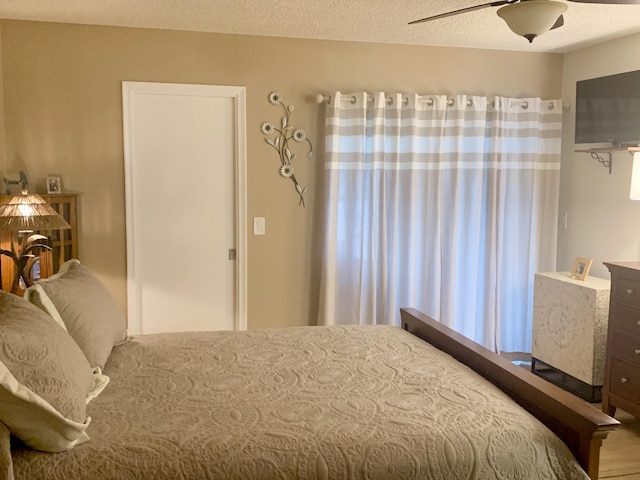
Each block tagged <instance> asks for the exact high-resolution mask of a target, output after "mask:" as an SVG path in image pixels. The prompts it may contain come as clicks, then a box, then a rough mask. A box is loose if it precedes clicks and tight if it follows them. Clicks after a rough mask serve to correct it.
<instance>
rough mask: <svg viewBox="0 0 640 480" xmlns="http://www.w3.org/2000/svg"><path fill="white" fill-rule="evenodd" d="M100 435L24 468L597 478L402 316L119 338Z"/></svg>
mask: <svg viewBox="0 0 640 480" xmlns="http://www.w3.org/2000/svg"><path fill="white" fill-rule="evenodd" d="M105 373H106V374H107V375H109V376H110V377H111V383H110V384H109V386H108V387H107V389H106V390H105V391H104V392H103V393H102V395H101V396H99V397H98V398H97V399H95V400H93V402H92V403H90V404H89V406H88V410H89V415H91V417H92V418H93V421H92V423H91V425H90V426H89V429H88V430H87V433H88V434H89V436H90V438H91V440H90V441H89V442H88V443H86V444H84V445H80V446H78V447H76V448H74V449H73V450H71V451H69V452H65V453H60V454H45V453H39V452H34V451H30V450H26V449H14V457H13V461H14V472H15V476H16V479H29V480H35V479H39V478H45V477H46V478H48V479H64V480H69V479H133V478H137V479H167V480H179V479H210V478H211V479H213V478H221V479H283V480H284V479H368V480H369V479H370V480H373V479H381V480H382V479H384V480H389V479H427V478H431V479H437V480H444V479H455V480H460V479H471V478H477V479H509V480H514V479H527V480H530V479H556V478H557V479H569V478H571V479H586V478H587V476H586V474H585V473H584V472H583V471H582V470H581V469H580V467H579V466H578V464H577V462H576V461H575V460H574V459H573V457H571V454H570V453H569V451H568V449H567V448H566V446H565V445H564V444H563V443H561V442H560V441H559V440H558V439H557V438H556V437H555V436H554V435H553V434H552V433H550V432H549V430H547V429H546V427H544V426H542V425H541V424H540V423H539V422H538V421H537V420H535V419H534V418H533V417H531V416H530V415H529V414H528V413H526V412H524V411H523V410H522V409H520V408H519V407H518V406H517V405H515V404H514V403H513V402H512V401H511V400H510V399H509V398H508V397H506V396H505V395H504V394H502V393H501V392H500V391H499V390H497V389H496V388H495V387H493V386H492V385H490V384H488V383H487V382H486V381H485V380H483V379H482V378H481V377H479V376H478V375H476V374H475V373H473V372H471V371H470V370H468V369H467V368H466V367H462V366H461V365H460V364H459V363H458V362H456V361H455V360H453V359H452V358H451V357H449V356H447V355H445V354H443V353H442V352H440V351H438V350H436V349H434V348H433V347H431V346H430V345H428V344H426V343H424V342H422V341H421V340H419V339H417V338H415V337H413V336H412V335H410V334H409V333H407V332H405V331H403V330H401V329H399V328H395V327H386V326H353V327H301V328H288V329H274V330H260V331H249V332H235V333H233V332H212V333H184V334H159V335H148V336H141V337H136V338H134V340H133V341H131V342H130V343H127V344H124V345H122V346H120V347H116V348H115V349H114V351H113V353H112V355H111V358H110V359H109V362H108V363H107V366H106V369H105Z"/></svg>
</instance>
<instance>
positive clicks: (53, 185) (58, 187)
mask: <svg viewBox="0 0 640 480" xmlns="http://www.w3.org/2000/svg"><path fill="white" fill-rule="evenodd" d="M47 193H62V177H60V176H59V175H48V176H47Z"/></svg>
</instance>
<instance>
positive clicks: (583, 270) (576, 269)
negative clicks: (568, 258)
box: [569, 257, 593, 280]
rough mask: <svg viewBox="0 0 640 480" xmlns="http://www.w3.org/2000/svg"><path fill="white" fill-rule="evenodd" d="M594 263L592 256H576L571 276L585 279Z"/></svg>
mask: <svg viewBox="0 0 640 480" xmlns="http://www.w3.org/2000/svg"><path fill="white" fill-rule="evenodd" d="M592 263H593V259H592V258H584V257H576V260H575V262H573V268H572V269H571V274H570V275H569V276H570V277H571V278H574V279H576V280H584V279H585V278H587V275H589V270H591V264H592Z"/></svg>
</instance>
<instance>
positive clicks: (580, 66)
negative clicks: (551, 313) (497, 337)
mask: <svg viewBox="0 0 640 480" xmlns="http://www.w3.org/2000/svg"><path fill="white" fill-rule="evenodd" d="M639 49H640V35H632V36H628V37H624V38H622V39H618V40H613V41H610V42H607V43H603V44H600V45H596V46H593V47H588V48H584V49H581V50H577V51H575V52H571V53H568V54H566V55H565V58H564V68H563V80H562V83H563V85H562V98H563V100H564V102H568V103H570V104H571V105H572V108H571V109H569V110H568V111H565V114H564V119H563V142H562V173H561V184H560V218H562V214H564V212H567V214H568V228H567V229H566V230H565V229H563V228H562V225H561V226H560V230H559V235H558V265H557V267H558V270H560V271H562V270H565V271H568V270H571V267H572V266H573V262H574V260H575V257H576V256H580V257H587V258H592V259H593V266H592V269H591V273H592V274H593V275H595V276H598V277H602V278H609V272H608V270H607V269H606V267H605V266H604V265H603V264H602V262H603V261H637V260H640V202H637V201H632V200H629V186H630V181H631V163H632V157H631V155H629V153H627V152H624V151H623V152H614V153H613V172H612V174H611V175H609V173H608V170H607V169H606V168H605V167H603V166H602V165H600V163H598V161H596V160H593V159H592V158H591V157H590V156H589V154H587V153H576V152H574V150H575V149H576V146H575V144H574V135H575V109H574V108H573V105H575V96H576V81H578V80H584V79H587V78H594V77H601V76H604V75H611V74H614V73H621V72H626V71H631V70H639V69H640V58H639V57H638V54H637V53H638V50H639ZM577 148H585V146H584V145H581V146H578V147H577Z"/></svg>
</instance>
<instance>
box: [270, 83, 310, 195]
mask: <svg viewBox="0 0 640 480" xmlns="http://www.w3.org/2000/svg"><path fill="white" fill-rule="evenodd" d="M268 98H269V103H270V104H271V105H274V106H278V105H279V106H280V107H282V111H283V112H284V115H283V116H282V120H281V122H280V127H277V126H275V125H274V124H273V123H271V122H263V123H262V125H260V131H261V132H262V134H263V135H265V136H266V138H265V139H264V140H265V142H267V143H268V144H269V145H271V146H272V147H273V148H274V149H275V150H276V152H278V156H279V157H280V176H281V177H282V178H285V179H287V178H288V179H290V180H291V181H292V182H293V184H294V185H295V188H296V192H297V193H298V196H299V197H300V202H298V205H302V206H303V207H304V206H305V205H304V194H305V193H306V192H307V187H303V186H302V185H300V184H299V183H298V180H297V179H296V176H295V173H294V169H293V163H292V162H293V160H295V158H296V157H297V154H295V153H292V151H291V147H292V146H294V145H295V144H300V143H307V144H308V146H309V151H308V152H307V158H308V159H310V160H311V159H312V158H313V147H312V145H311V140H309V138H308V137H307V134H306V132H305V131H304V130H303V129H301V128H296V127H294V126H293V125H291V114H292V113H293V110H294V107H293V105H285V104H284V102H283V101H282V97H281V96H280V94H279V93H278V92H271V93H270V94H269V97H268ZM292 141H293V143H292Z"/></svg>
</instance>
